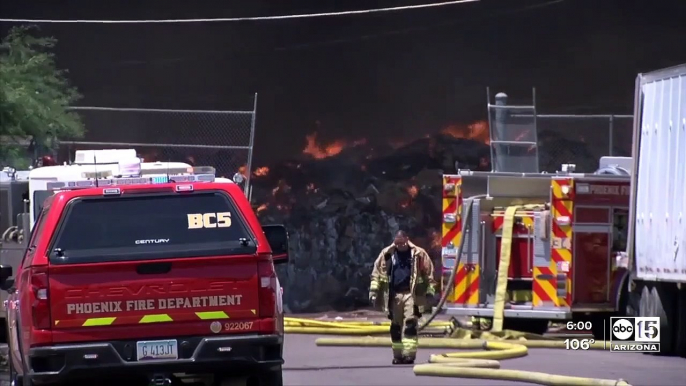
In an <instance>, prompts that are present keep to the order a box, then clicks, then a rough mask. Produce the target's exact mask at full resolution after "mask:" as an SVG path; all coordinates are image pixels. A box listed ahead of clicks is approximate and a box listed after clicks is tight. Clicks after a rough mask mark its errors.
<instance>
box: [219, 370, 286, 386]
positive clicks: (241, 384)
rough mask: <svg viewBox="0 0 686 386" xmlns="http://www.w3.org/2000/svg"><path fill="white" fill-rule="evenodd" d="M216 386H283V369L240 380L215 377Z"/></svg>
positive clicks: (261, 372) (267, 371)
mask: <svg viewBox="0 0 686 386" xmlns="http://www.w3.org/2000/svg"><path fill="white" fill-rule="evenodd" d="M214 386H283V377H282V367H281V366H279V367H278V369H272V370H265V371H260V372H259V373H257V374H253V375H249V376H246V377H240V378H224V377H222V376H221V375H215V383H214Z"/></svg>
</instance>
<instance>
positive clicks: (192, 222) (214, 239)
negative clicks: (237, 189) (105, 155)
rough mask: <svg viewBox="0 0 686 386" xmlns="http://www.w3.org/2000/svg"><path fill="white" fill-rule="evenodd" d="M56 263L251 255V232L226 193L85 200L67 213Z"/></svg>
mask: <svg viewBox="0 0 686 386" xmlns="http://www.w3.org/2000/svg"><path fill="white" fill-rule="evenodd" d="M51 250H52V252H51V253H50V260H51V262H52V263H54V264H69V263H85V262H103V261H118V260H142V259H146V260H147V259H161V258H176V257H201V256H214V255H232V254H233V255H236V254H249V253H254V251H255V242H254V239H253V236H252V234H251V232H249V231H248V229H247V228H246V226H245V223H244V222H243V217H242V216H241V214H240V213H238V211H237V210H236V206H235V205H234V203H233V202H232V200H231V199H230V197H229V196H228V195H226V194H225V193H222V192H208V193H206V192H195V193H191V194H178V193H173V194H161V195H160V194H156V195H148V194H146V195H138V194H136V195H130V196H121V197H97V198H90V197H88V198H81V199H77V200H74V201H72V202H70V203H69V204H68V206H67V208H66V213H65V214H64V215H63V217H62V220H61V223H60V225H59V226H58V229H57V233H56V237H55V239H54V242H53V243H52V249H51Z"/></svg>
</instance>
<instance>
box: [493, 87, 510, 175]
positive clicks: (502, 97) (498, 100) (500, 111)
mask: <svg viewBox="0 0 686 386" xmlns="http://www.w3.org/2000/svg"><path fill="white" fill-rule="evenodd" d="M495 105H496V106H506V105H507V94H505V93H504V92H499V93H497V94H496V95H495ZM506 130H507V109H505V108H497V109H496V110H495V130H494V132H495V140H496V141H505V140H507V136H506V134H505V133H506ZM494 150H495V151H496V152H503V153H505V154H507V155H510V147H509V146H508V145H502V144H501V145H498V146H496V148H495V149H494ZM505 154H500V155H496V156H495V157H491V158H495V161H496V165H494V166H495V169H494V170H497V171H502V170H506V167H505V165H504V162H505V160H506V159H507V158H506V157H503V155H505Z"/></svg>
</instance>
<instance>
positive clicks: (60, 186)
mask: <svg viewBox="0 0 686 386" xmlns="http://www.w3.org/2000/svg"><path fill="white" fill-rule="evenodd" d="M214 178H215V176H214V174H192V175H180V176H169V177H167V176H166V175H164V176H151V177H137V178H103V179H98V180H97V183H96V180H95V179H91V180H85V181H66V182H61V181H60V182H48V183H47V188H48V190H67V189H84V188H95V187H100V186H102V187H107V186H123V185H124V186H125V185H145V184H166V183H168V182H175V183H178V182H213V181H214Z"/></svg>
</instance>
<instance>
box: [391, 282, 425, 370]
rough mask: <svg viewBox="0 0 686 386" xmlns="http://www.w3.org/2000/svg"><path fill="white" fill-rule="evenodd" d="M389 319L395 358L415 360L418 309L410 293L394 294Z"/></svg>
mask: <svg viewBox="0 0 686 386" xmlns="http://www.w3.org/2000/svg"><path fill="white" fill-rule="evenodd" d="M389 313H390V315H389V317H390V319H391V342H392V347H393V357H394V358H395V359H402V358H403V357H405V358H408V359H412V360H414V359H415V357H416V355H417V333H418V331H417V324H418V321H417V314H418V312H417V307H415V305H414V297H413V296H412V294H410V293H409V292H404V293H396V294H392V298H391V299H390V307H389Z"/></svg>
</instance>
